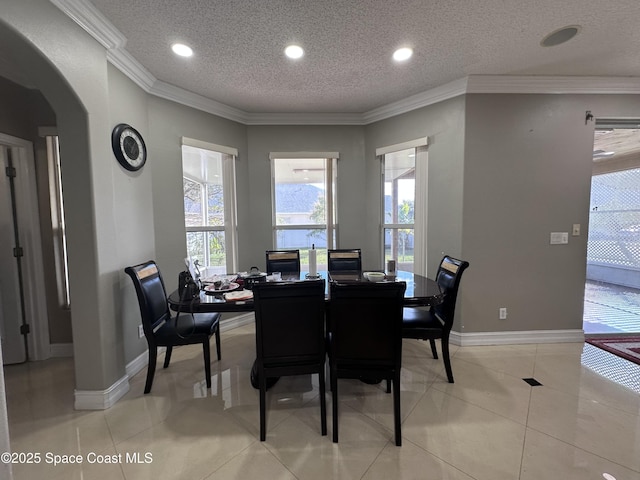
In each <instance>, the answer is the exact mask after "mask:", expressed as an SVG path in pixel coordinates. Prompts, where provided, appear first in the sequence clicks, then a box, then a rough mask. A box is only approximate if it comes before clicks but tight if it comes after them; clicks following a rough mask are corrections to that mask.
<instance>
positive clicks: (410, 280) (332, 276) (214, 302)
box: [168, 270, 444, 312]
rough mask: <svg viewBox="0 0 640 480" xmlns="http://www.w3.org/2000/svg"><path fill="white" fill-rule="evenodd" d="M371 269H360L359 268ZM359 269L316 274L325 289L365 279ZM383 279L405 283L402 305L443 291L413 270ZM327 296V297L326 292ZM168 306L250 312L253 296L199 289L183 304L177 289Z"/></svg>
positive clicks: (434, 298)
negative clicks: (230, 297) (226, 295)
mask: <svg viewBox="0 0 640 480" xmlns="http://www.w3.org/2000/svg"><path fill="white" fill-rule="evenodd" d="M367 271H373V270H364V271H363V272H367ZM363 272H360V271H341V272H326V271H318V275H319V276H320V278H323V279H324V280H325V281H326V282H327V291H328V283H329V282H339V283H350V282H367V281H368V280H367V279H366V278H365V277H364V276H363ZM306 274H307V272H299V273H294V274H290V273H286V274H285V273H283V274H282V280H283V281H300V280H304V279H305V278H306ZM385 281H401V282H405V283H406V284H407V289H406V291H405V294H404V300H405V305H422V306H428V305H437V304H439V303H441V302H442V300H443V298H444V295H443V294H442V292H441V291H440V287H439V286H438V284H437V283H436V282H435V281H434V280H432V279H430V278H427V277H424V276H422V275H418V274H416V273H413V272H407V271H398V272H396V276H395V277H388V276H387V278H386V279H385ZM327 300H328V301H329V300H330V299H329V298H328V295H327ZM168 301H169V306H170V307H171V309H172V310H179V309H181V308H182V309H184V310H189V311H192V312H251V311H253V300H241V301H227V300H225V298H224V295H223V294H222V293H215V294H211V293H207V292H205V291H201V292H200V297H199V298H197V299H194V300H193V301H192V300H189V301H188V302H185V303H184V304H182V303H181V301H180V295H179V293H178V290H175V291H174V292H173V293H171V295H169V299H168Z"/></svg>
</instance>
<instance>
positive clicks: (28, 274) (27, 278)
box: [0, 133, 51, 360]
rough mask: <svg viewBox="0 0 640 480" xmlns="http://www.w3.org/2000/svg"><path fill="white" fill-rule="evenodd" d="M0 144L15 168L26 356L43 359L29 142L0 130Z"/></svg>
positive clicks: (46, 348) (44, 331) (44, 332)
mask: <svg viewBox="0 0 640 480" xmlns="http://www.w3.org/2000/svg"><path fill="white" fill-rule="evenodd" d="M0 144H3V145H5V146H7V147H9V148H10V149H11V155H12V158H13V166H14V168H15V169H16V177H15V187H16V203H17V205H18V219H17V221H18V228H19V230H20V239H21V243H22V248H23V251H24V257H22V261H23V264H22V265H23V283H24V285H23V288H24V303H25V305H24V310H25V316H26V318H27V321H28V323H29V326H30V331H31V333H30V334H29V335H27V342H28V346H29V359H30V360H45V359H47V358H49V357H50V356H51V346H50V340H49V321H48V315H47V302H46V295H45V283H44V264H43V261H42V239H41V235H40V216H39V214H38V196H37V184H36V170H35V167H36V165H35V160H34V156H33V144H32V143H31V142H30V141H28V140H23V139H21V138H18V137H13V136H11V135H6V134H4V133H0Z"/></svg>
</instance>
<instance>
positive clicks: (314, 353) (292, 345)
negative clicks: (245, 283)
mask: <svg viewBox="0 0 640 480" xmlns="http://www.w3.org/2000/svg"><path fill="white" fill-rule="evenodd" d="M324 290H325V289H324V280H309V281H299V282H278V283H258V284H256V285H254V287H253V303H254V309H255V316H256V352H257V359H256V365H257V376H258V383H259V388H260V440H261V441H264V440H265V438H266V435H267V428H266V391H267V378H268V377H283V376H289V375H304V374H316V373H317V374H318V378H319V385H320V423H321V432H322V435H326V434H327V405H326V399H325V371H324V369H325V357H326V348H325V335H324V325H325V319H324V315H325V293H324Z"/></svg>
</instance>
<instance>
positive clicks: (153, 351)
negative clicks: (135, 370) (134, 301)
mask: <svg viewBox="0 0 640 480" xmlns="http://www.w3.org/2000/svg"><path fill="white" fill-rule="evenodd" d="M124 271H125V273H126V274H127V275H129V277H131V280H132V281H133V285H134V287H135V290H136V295H137V297H138V305H139V306H140V314H141V316H142V329H143V331H144V336H145V338H146V339H147V345H148V347H149V365H148V367H147V381H146V384H145V387H144V393H149V392H150V391H151V386H152V384H153V377H154V374H155V371H156V359H157V356H158V347H166V352H165V356H164V368H167V367H168V366H169V362H170V361H171V353H172V352H173V347H174V346H178V345H193V344H198V343H201V344H202V351H203V354H204V370H205V378H206V382H207V388H211V354H210V349H209V339H210V338H211V336H212V335H214V334H215V336H216V352H217V354H218V361H220V359H221V355H220V316H221V315H220V313H187V312H180V313H178V314H177V315H176V316H175V317H172V316H171V311H170V310H169V304H168V303H167V294H166V291H165V287H164V281H163V280H162V275H161V274H160V270H159V268H158V266H157V265H156V263H155V262H154V261H152V260H149V261H148V262H144V263H141V264H139V265H134V266H131V267H127V268H125V269H124Z"/></svg>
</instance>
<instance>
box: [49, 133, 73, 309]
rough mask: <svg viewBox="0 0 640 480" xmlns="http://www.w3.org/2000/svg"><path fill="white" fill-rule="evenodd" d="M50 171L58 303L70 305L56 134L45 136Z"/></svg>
mask: <svg viewBox="0 0 640 480" xmlns="http://www.w3.org/2000/svg"><path fill="white" fill-rule="evenodd" d="M45 139H46V142H47V162H48V171H49V204H50V205H51V228H52V232H53V256H54V262H55V266H56V285H57V287H58V304H59V305H60V306H61V307H63V308H69V307H70V303H71V300H70V297H69V269H68V266H67V236H66V228H65V223H64V203H63V201H62V169H61V168H60V146H59V144H58V137H57V136H56V135H47V136H45Z"/></svg>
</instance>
